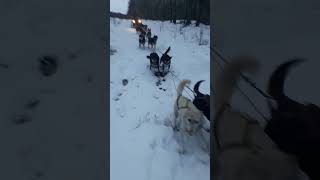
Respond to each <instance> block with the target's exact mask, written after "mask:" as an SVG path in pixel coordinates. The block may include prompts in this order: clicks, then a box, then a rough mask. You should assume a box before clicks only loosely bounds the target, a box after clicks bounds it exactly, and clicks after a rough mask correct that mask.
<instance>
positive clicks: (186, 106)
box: [177, 95, 188, 109]
mask: <svg viewBox="0 0 320 180" xmlns="http://www.w3.org/2000/svg"><path fill="white" fill-rule="evenodd" d="M180 97H181V95H179V96H178V98H177V107H178V109H183V108H185V109H186V108H188V102H187V103H186V104H185V105H184V106H182V107H179V103H178V102H179V99H180Z"/></svg>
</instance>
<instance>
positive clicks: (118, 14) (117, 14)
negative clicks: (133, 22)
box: [110, 12, 128, 19]
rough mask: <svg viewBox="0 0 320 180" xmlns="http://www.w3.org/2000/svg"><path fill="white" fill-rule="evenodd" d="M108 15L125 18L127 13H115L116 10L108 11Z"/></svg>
mask: <svg viewBox="0 0 320 180" xmlns="http://www.w3.org/2000/svg"><path fill="white" fill-rule="evenodd" d="M110 17H115V18H120V19H127V18H128V15H124V14H121V13H116V12H110Z"/></svg>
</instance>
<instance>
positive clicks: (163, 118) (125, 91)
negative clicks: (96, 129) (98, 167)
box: [110, 18, 210, 180]
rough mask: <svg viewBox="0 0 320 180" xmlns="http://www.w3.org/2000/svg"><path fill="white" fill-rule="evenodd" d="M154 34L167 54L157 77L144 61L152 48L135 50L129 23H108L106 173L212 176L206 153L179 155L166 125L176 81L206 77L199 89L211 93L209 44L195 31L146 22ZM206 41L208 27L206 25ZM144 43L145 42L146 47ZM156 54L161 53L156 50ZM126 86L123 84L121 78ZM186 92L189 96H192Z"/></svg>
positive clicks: (141, 177) (172, 178)
mask: <svg viewBox="0 0 320 180" xmlns="http://www.w3.org/2000/svg"><path fill="white" fill-rule="evenodd" d="M144 23H145V24H147V25H148V26H149V27H151V29H152V34H157V35H158V37H159V39H158V43H157V49H159V50H160V51H161V52H164V51H165V50H166V49H167V48H168V46H171V51H170V52H169V55H170V56H173V58H172V64H171V71H172V72H173V74H174V76H173V75H172V74H168V75H167V76H166V77H165V81H161V84H160V85H159V86H157V85H156V82H157V81H158V79H157V78H156V77H155V76H154V75H153V74H152V73H151V72H150V70H149V67H148V65H149V61H148V59H147V58H146V56H147V55H149V54H150V50H148V49H147V48H146V49H140V48H139V47H138V35H137V33H136V32H135V30H134V29H132V28H130V21H129V20H119V19H113V18H111V19H110V27H111V29H110V46H111V48H113V49H115V50H116V52H115V54H114V55H112V56H111V57H110V67H111V69H110V99H111V102H110V108H111V109H110V116H111V117H110V138H111V139H110V148H111V149H110V150H111V152H110V153H111V154H110V166H111V169H110V172H111V179H112V180H122V179H137V180H164V179H168V180H182V179H183V180H196V179H203V180H206V179H209V178H210V172H209V170H210V164H209V162H210V160H209V157H208V155H206V154H204V153H202V154H201V153H200V152H195V153H193V154H191V155H188V154H187V155H180V154H179V153H178V152H177V148H178V145H177V143H176V140H175V139H174V138H173V132H172V129H171V127H170V126H169V122H170V121H171V114H172V111H173V103H174V99H175V97H176V90H175V87H176V86H177V84H178V83H179V82H180V80H182V79H184V78H187V79H190V80H191V81H192V84H191V86H190V87H191V88H193V85H194V83H196V81H198V80H201V79H204V80H205V82H204V83H203V84H202V85H201V87H200V91H202V92H204V93H208V94H209V82H210V79H209V77H210V58H209V45H210V43H208V45H202V46H199V45H198V41H199V40H198V38H199V29H198V28H197V27H188V28H184V29H183V31H184V32H183V34H180V29H179V26H180V25H174V24H170V23H168V22H164V23H161V22H157V21H145V22H144ZM204 38H206V39H207V40H209V27H204ZM146 45H147V44H146ZM157 53H158V54H159V55H160V56H161V54H160V53H159V51H158V52H157ZM123 79H127V80H128V84H127V85H125V86H124V85H123V84H122V80H123ZM188 93H189V94H185V95H186V96H187V97H189V96H190V98H193V96H192V93H191V92H190V91H188Z"/></svg>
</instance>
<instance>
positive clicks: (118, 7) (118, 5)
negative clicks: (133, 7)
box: [110, 0, 129, 14]
mask: <svg viewBox="0 0 320 180" xmlns="http://www.w3.org/2000/svg"><path fill="white" fill-rule="evenodd" d="M128 2H129V0H110V11H112V12H120V13H122V14H127V11H128Z"/></svg>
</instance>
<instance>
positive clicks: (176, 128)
mask: <svg viewBox="0 0 320 180" xmlns="http://www.w3.org/2000/svg"><path fill="white" fill-rule="evenodd" d="M180 97H181V95H179V96H178V98H177V107H178V109H187V108H188V107H189V106H188V104H189V103H190V102H191V101H190V100H187V102H186V103H185V104H184V106H182V107H179V103H178V102H179V99H180ZM199 128H203V126H202V125H201V124H199ZM203 129H204V130H205V131H206V132H208V133H210V130H207V129H205V128H203ZM173 130H175V131H180V129H179V128H178V127H177V126H174V127H173Z"/></svg>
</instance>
